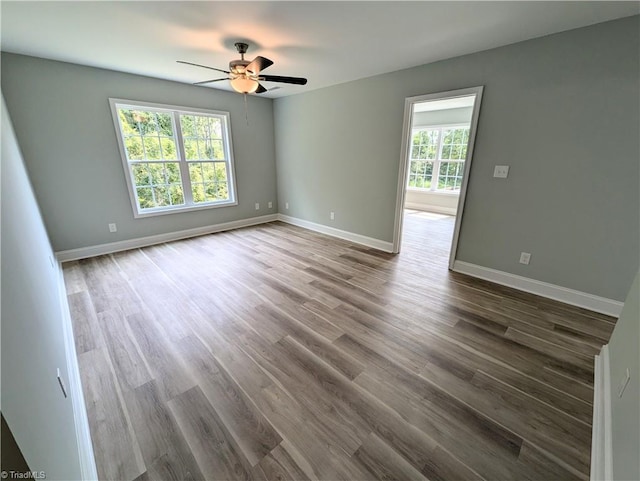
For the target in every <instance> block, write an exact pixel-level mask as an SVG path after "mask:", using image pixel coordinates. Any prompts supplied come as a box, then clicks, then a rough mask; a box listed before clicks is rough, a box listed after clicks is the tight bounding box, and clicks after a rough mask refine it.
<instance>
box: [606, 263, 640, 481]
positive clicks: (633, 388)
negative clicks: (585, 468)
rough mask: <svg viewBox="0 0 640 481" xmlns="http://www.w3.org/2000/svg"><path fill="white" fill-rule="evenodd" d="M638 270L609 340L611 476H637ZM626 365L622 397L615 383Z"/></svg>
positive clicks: (639, 476)
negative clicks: (624, 386)
mask: <svg viewBox="0 0 640 481" xmlns="http://www.w3.org/2000/svg"><path fill="white" fill-rule="evenodd" d="M639 346H640V272H639V273H638V274H636V279H635V281H634V282H633V285H632V286H631V290H630V291H629V295H628V296H627V300H626V301H625V303H624V309H623V310H622V314H621V315H620V319H618V322H617V323H616V327H615V329H614V331H613V334H612V335H611V341H609V362H610V364H609V372H610V373H611V416H612V445H613V479H615V480H619V481H626V480H630V479H640V459H639V457H638V453H640V351H639V349H640V348H639ZM627 368H629V371H630V374H631V380H630V381H629V384H628V385H627V388H626V389H625V391H624V394H623V396H622V398H619V397H618V383H619V382H620V380H621V379H622V378H623V376H624V372H625V369H627Z"/></svg>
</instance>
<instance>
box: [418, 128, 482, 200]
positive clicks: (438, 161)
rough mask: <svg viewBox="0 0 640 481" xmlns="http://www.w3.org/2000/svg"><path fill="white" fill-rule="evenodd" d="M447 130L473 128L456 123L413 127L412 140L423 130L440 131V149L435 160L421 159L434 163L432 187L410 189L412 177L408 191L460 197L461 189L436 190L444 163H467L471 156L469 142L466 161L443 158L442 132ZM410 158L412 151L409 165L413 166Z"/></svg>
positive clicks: (438, 148)
mask: <svg viewBox="0 0 640 481" xmlns="http://www.w3.org/2000/svg"><path fill="white" fill-rule="evenodd" d="M446 129H469V131H471V126H470V125H469V124H458V123H456V124H438V125H421V126H420V127H413V128H412V129H411V138H413V136H414V135H415V134H416V132H420V131H421V130H438V131H439V133H438V147H437V151H438V154H437V156H436V158H435V159H420V160H425V161H428V162H433V171H432V172H433V173H432V175H431V186H430V187H429V188H428V189H426V188H424V187H410V186H409V179H410V177H407V190H411V191H415V192H428V193H429V194H435V195H454V196H459V195H460V189H458V190H450V191H447V190H438V189H436V186H437V185H438V180H439V178H440V164H441V163H442V162H466V161H467V157H468V156H469V144H468V142H467V155H466V156H465V158H464V160H460V159H443V158H442V131H443V130H446ZM410 156H411V151H409V165H411V161H412V160H414V159H412V158H411V157H410Z"/></svg>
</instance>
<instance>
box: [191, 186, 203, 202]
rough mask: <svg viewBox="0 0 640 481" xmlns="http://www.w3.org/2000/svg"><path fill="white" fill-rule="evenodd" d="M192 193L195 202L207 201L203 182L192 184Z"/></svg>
mask: <svg viewBox="0 0 640 481" xmlns="http://www.w3.org/2000/svg"><path fill="white" fill-rule="evenodd" d="M191 194H192V195H193V201H194V202H195V203H201V202H206V199H205V196H204V185H203V184H191Z"/></svg>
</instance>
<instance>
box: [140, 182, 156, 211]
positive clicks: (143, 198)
mask: <svg viewBox="0 0 640 481" xmlns="http://www.w3.org/2000/svg"><path fill="white" fill-rule="evenodd" d="M136 192H137V194H138V204H139V205H140V208H141V209H151V208H153V207H155V206H156V204H155V202H154V201H153V190H152V189H151V187H138V188H137V189H136Z"/></svg>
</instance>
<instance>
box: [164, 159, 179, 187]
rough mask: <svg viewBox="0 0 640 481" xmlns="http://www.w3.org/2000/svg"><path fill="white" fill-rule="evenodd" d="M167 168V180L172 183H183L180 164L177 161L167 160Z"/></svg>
mask: <svg viewBox="0 0 640 481" xmlns="http://www.w3.org/2000/svg"><path fill="white" fill-rule="evenodd" d="M164 165H165V166H166V169H167V181H168V182H169V183H170V184H182V177H181V176H180V165H179V164H178V163H177V162H167V163H166V164H164Z"/></svg>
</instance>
